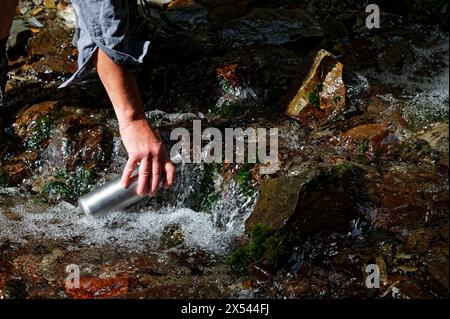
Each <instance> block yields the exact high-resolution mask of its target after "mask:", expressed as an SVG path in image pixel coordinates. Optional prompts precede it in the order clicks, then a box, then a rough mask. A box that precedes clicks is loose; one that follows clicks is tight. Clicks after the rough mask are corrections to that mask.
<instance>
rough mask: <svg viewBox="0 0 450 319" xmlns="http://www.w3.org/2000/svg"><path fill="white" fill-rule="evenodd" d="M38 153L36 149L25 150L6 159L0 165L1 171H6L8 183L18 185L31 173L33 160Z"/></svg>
mask: <svg viewBox="0 0 450 319" xmlns="http://www.w3.org/2000/svg"><path fill="white" fill-rule="evenodd" d="M38 157H39V154H38V153H37V152H36V151H25V152H23V153H22V154H19V155H17V156H15V157H14V158H12V159H11V160H9V161H6V162H5V163H4V164H3V165H2V171H3V172H4V173H6V176H7V180H8V184H9V185H20V184H21V183H22V181H23V179H24V178H27V177H28V176H29V175H30V174H31V169H32V167H33V165H34V162H35V161H36V160H37V159H38Z"/></svg>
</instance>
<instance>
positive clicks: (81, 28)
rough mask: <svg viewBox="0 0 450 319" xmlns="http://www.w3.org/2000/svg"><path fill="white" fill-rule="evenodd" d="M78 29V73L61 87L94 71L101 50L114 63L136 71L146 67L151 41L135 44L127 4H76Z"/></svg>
mask: <svg viewBox="0 0 450 319" xmlns="http://www.w3.org/2000/svg"><path fill="white" fill-rule="evenodd" d="M72 4H73V6H74V10H75V14H76V18H77V29H76V32H75V39H74V40H75V42H76V45H77V48H78V70H77V72H75V73H74V74H73V75H72V77H71V78H70V79H68V80H67V81H65V82H64V83H63V84H61V85H60V87H66V86H68V85H71V84H74V83H77V82H79V81H81V80H82V79H83V78H84V77H85V75H86V74H87V73H88V72H90V71H91V70H92V69H93V67H94V66H93V64H92V61H91V60H92V57H93V55H94V53H95V52H96V50H97V49H98V48H100V49H101V50H102V51H103V52H105V54H106V55H108V56H109V57H110V58H111V59H112V60H113V61H114V62H116V63H118V64H121V65H123V66H124V67H126V68H128V69H133V68H135V67H137V66H139V65H140V64H142V62H143V60H144V57H145V56H146V54H147V52H148V47H149V44H150V43H149V41H132V40H131V37H130V34H129V15H128V5H127V1H126V0H72Z"/></svg>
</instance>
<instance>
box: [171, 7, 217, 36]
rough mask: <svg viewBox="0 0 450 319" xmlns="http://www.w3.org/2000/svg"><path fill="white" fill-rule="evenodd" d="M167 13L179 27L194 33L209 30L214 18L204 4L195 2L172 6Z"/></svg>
mask: <svg viewBox="0 0 450 319" xmlns="http://www.w3.org/2000/svg"><path fill="white" fill-rule="evenodd" d="M165 15H166V17H167V19H168V21H169V22H170V23H172V24H174V25H176V26H177V27H178V28H180V29H182V30H185V31H191V32H194V33H196V32H201V31H206V30H208V29H209V28H210V26H211V24H212V23H213V19H214V18H213V16H212V15H211V13H210V12H209V11H208V10H207V9H206V8H205V7H204V6H202V5H200V4H195V3H183V4H180V5H177V6H172V8H171V9H170V10H168V11H167V12H166V13H165Z"/></svg>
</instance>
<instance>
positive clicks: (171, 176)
mask: <svg viewBox="0 0 450 319" xmlns="http://www.w3.org/2000/svg"><path fill="white" fill-rule="evenodd" d="M164 173H165V176H166V178H165V180H164V189H168V188H169V187H170V186H172V185H173V182H174V180H175V166H173V164H172V163H171V162H170V161H169V160H167V161H166V162H165V163H164Z"/></svg>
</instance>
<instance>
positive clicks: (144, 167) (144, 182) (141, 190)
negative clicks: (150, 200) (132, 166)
mask: <svg viewBox="0 0 450 319" xmlns="http://www.w3.org/2000/svg"><path fill="white" fill-rule="evenodd" d="M148 179H149V161H148V158H146V157H144V158H143V159H141V163H140V165H139V177H138V186H137V189H136V191H137V193H138V195H139V196H144V195H145V194H146V193H147V189H148V182H149V181H148Z"/></svg>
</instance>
